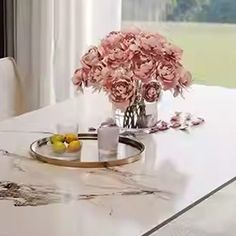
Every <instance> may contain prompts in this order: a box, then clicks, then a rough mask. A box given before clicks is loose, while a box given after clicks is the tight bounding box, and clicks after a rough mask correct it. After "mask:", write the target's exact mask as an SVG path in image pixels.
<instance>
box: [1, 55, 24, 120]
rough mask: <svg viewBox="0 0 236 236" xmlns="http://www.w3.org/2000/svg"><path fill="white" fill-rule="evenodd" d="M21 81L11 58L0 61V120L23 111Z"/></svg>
mask: <svg viewBox="0 0 236 236" xmlns="http://www.w3.org/2000/svg"><path fill="white" fill-rule="evenodd" d="M24 104H25V103H24V98H23V92H22V89H21V79H20V77H19V73H18V70H17V67H16V63H15V61H14V59H13V58H10V57H7V58H2V59H0V120H3V119H7V118H10V117H12V116H16V115H20V114H22V113H23V112H24V111H25V108H24Z"/></svg>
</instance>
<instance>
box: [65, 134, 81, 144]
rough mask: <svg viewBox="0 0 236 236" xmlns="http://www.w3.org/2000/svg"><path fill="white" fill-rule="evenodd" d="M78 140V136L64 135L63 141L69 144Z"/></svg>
mask: <svg viewBox="0 0 236 236" xmlns="http://www.w3.org/2000/svg"><path fill="white" fill-rule="evenodd" d="M76 140H78V136H77V135H76V134H66V135H65V141H66V142H67V143H71V142H72V141H76Z"/></svg>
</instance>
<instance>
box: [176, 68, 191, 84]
mask: <svg viewBox="0 0 236 236" xmlns="http://www.w3.org/2000/svg"><path fill="white" fill-rule="evenodd" d="M179 83H180V85H181V86H182V87H189V86H190V85H191V83H192V75H191V73H190V72H189V71H186V70H185V69H183V70H182V73H181V75H180V79H179Z"/></svg>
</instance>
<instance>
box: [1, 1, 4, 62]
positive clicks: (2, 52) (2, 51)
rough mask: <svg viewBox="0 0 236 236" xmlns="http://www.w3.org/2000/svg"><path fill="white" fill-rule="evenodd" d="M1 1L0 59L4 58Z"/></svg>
mask: <svg viewBox="0 0 236 236" xmlns="http://www.w3.org/2000/svg"><path fill="white" fill-rule="evenodd" d="M3 1H4V0H0V58H2V57H4V25H3V24H4V20H3Z"/></svg>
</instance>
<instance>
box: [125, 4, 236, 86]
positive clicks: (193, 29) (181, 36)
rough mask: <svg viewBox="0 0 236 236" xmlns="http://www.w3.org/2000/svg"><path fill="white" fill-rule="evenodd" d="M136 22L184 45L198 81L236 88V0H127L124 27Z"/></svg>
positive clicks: (181, 45)
mask: <svg viewBox="0 0 236 236" xmlns="http://www.w3.org/2000/svg"><path fill="white" fill-rule="evenodd" d="M133 25H135V26H138V27H141V28H142V29H146V30H151V31H156V32H160V33H162V34H164V35H165V36H166V37H167V38H168V39H169V40H171V41H172V42H173V43H175V44H177V45H178V46H180V47H182V48H183V49H184V64H185V65H186V67H187V68H188V69H189V70H191V72H192V74H193V79H194V83H198V84H206V85H219V86H225V87H236V1H235V0H123V4H122V26H123V27H126V28H127V27H129V26H133Z"/></svg>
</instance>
